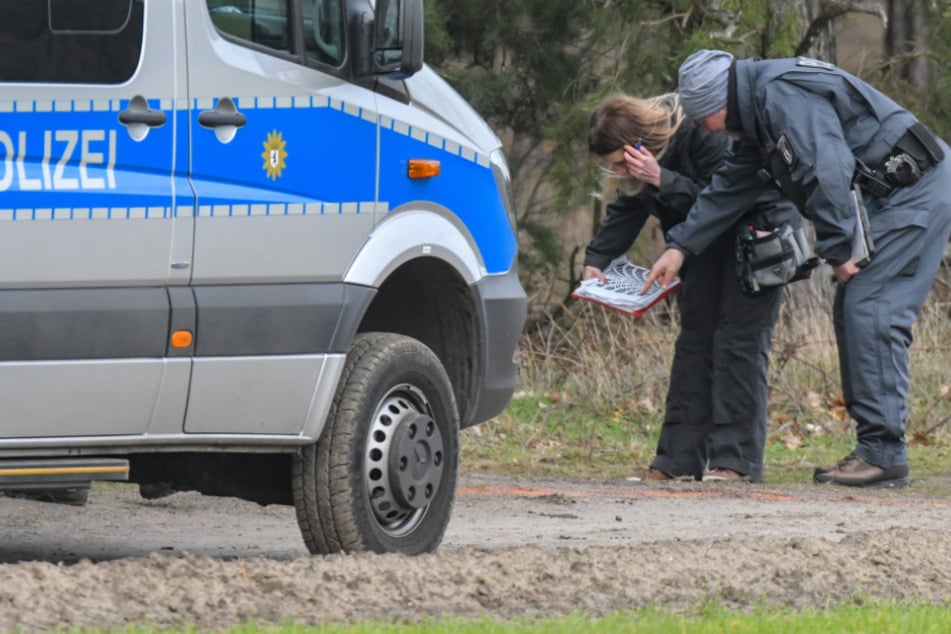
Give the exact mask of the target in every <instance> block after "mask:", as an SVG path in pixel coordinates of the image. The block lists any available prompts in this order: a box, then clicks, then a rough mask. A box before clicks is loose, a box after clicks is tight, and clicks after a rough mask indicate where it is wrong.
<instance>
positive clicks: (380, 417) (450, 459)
mask: <svg viewBox="0 0 951 634" xmlns="http://www.w3.org/2000/svg"><path fill="white" fill-rule="evenodd" d="M458 430H459V421H458V414H457V409H456V403H455V399H454V397H453V392H452V386H451V384H450V382H449V378H448V376H447V375H446V372H445V370H444V369H443V367H442V364H441V363H440V362H439V359H438V358H437V357H436V355H435V354H433V352H432V351H431V350H430V349H429V348H427V347H426V346H425V345H423V344H422V343H420V342H419V341H417V340H415V339H412V338H409V337H404V336H401V335H395V334H390V333H365V334H361V335H358V336H357V338H356V340H355V341H354V344H353V346H352V347H351V349H350V352H349V354H348V355H347V362H346V364H345V366H344V371H343V376H342V377H341V380H340V385H339V386H338V388H337V393H336V395H335V397H334V401H333V404H332V405H331V409H330V413H329V416H328V419H327V423H326V425H325V426H324V430H323V432H322V433H321V435H320V438H319V440H318V441H317V443H316V444H315V445H309V446H307V447H304V448H303V449H302V450H301V451H300V452H299V453H298V454H297V455H296V456H295V458H294V463H293V478H292V481H293V494H294V507H295V509H296V511H297V522H298V524H299V525H300V529H301V533H302V535H303V537H304V542H305V543H306V544H307V548H308V549H309V550H310V551H311V552H312V553H315V554H327V553H337V552H357V551H374V552H397V553H403V554H407V555H416V554H420V553H424V552H430V551H433V550H435V549H436V548H437V547H438V546H439V543H440V542H441V541H442V537H443V534H444V533H445V531H446V526H447V525H448V524H449V517H450V514H451V512H452V504H453V500H454V499H455V487H456V476H457V472H458V464H459V440H458V435H459V434H458Z"/></svg>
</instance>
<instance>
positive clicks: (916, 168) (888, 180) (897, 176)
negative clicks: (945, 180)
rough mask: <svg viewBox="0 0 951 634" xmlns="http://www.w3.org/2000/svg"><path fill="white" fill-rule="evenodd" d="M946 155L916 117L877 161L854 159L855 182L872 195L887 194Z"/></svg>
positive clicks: (921, 173) (917, 179)
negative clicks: (877, 162)
mask: <svg viewBox="0 0 951 634" xmlns="http://www.w3.org/2000/svg"><path fill="white" fill-rule="evenodd" d="M943 158H944V150H942V149H941V146H940V145H939V144H938V139H937V137H936V136H935V135H934V133H933V132H932V131H931V130H929V129H928V128H927V127H926V126H925V125H924V124H923V123H921V122H920V121H916V122H915V123H914V125H912V126H911V127H910V128H908V129H907V130H906V131H905V134H903V135H902V137H901V138H900V139H898V142H897V143H895V146H894V147H893V148H892V149H891V151H890V152H889V153H888V156H886V157H885V159H884V160H883V161H882V162H881V163H880V164H878V165H866V164H865V163H863V162H862V161H861V160H859V159H858V158H856V159H855V174H854V175H853V177H852V183H853V184H855V185H858V186H859V188H860V189H861V190H862V191H863V192H866V193H868V194H871V195H872V196H877V197H878V198H885V197H887V196H889V195H891V193H892V192H894V191H895V190H896V189H899V188H901V187H908V186H909V185H914V184H915V183H917V182H918V181H919V179H921V176H922V175H923V174H924V173H925V172H927V171H928V170H929V169H931V168H932V167H934V166H935V165H937V164H938V163H940V162H941V160H942V159H943Z"/></svg>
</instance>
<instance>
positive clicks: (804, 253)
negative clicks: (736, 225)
mask: <svg viewBox="0 0 951 634" xmlns="http://www.w3.org/2000/svg"><path fill="white" fill-rule="evenodd" d="M818 265H819V259H818V258H817V257H815V256H814V255H813V253H812V248H811V247H810V246H809V240H808V238H807V237H806V232H805V230H803V228H802V227H798V228H795V229H794V228H793V227H792V226H790V225H788V224H784V225H783V226H781V227H777V228H776V229H772V230H769V231H761V230H758V229H756V228H755V227H753V226H751V225H750V226H746V227H743V228H742V229H741V230H740V232H739V234H738V235H737V238H736V274H737V276H738V277H739V278H740V288H741V289H742V290H743V292H744V293H747V294H749V295H755V294H756V293H759V292H760V291H761V290H763V289H765V288H770V287H773V286H783V285H784V284H788V283H790V282H795V281H797V280H804V279H807V278H808V277H809V276H810V275H811V274H812V269H814V268H816V266H818Z"/></svg>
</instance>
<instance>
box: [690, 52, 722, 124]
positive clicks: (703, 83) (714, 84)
mask: <svg viewBox="0 0 951 634" xmlns="http://www.w3.org/2000/svg"><path fill="white" fill-rule="evenodd" d="M732 63H733V56H732V55H730V54H729V53H727V52H726V51H711V50H708V49H703V50H700V51H697V52H696V53H694V54H693V55H691V56H690V57H688V58H687V59H685V60H684V63H683V64H681V65H680V71H679V73H678V75H679V77H678V84H679V85H678V88H677V91H678V92H679V93H680V105H681V106H683V109H684V113H685V114H686V115H687V116H688V117H689V118H691V119H694V120H696V119H703V118H704V117H708V116H710V115H711V114H713V113H714V112H716V111H718V110H720V109H721V108H725V107H726V93H727V83H728V75H729V71H730V64H732Z"/></svg>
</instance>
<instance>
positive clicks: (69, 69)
mask: <svg viewBox="0 0 951 634" xmlns="http://www.w3.org/2000/svg"><path fill="white" fill-rule="evenodd" d="M142 16H143V0H46V1H43V2H37V1H33V2H24V1H23V0H0V50H3V55H0V81H7V82H42V83H80V84H119V83H122V82H124V81H126V80H127V79H129V78H130V77H132V74H133V73H134V72H135V69H136V67H138V65H139V57H140V55H141V52H142Z"/></svg>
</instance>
